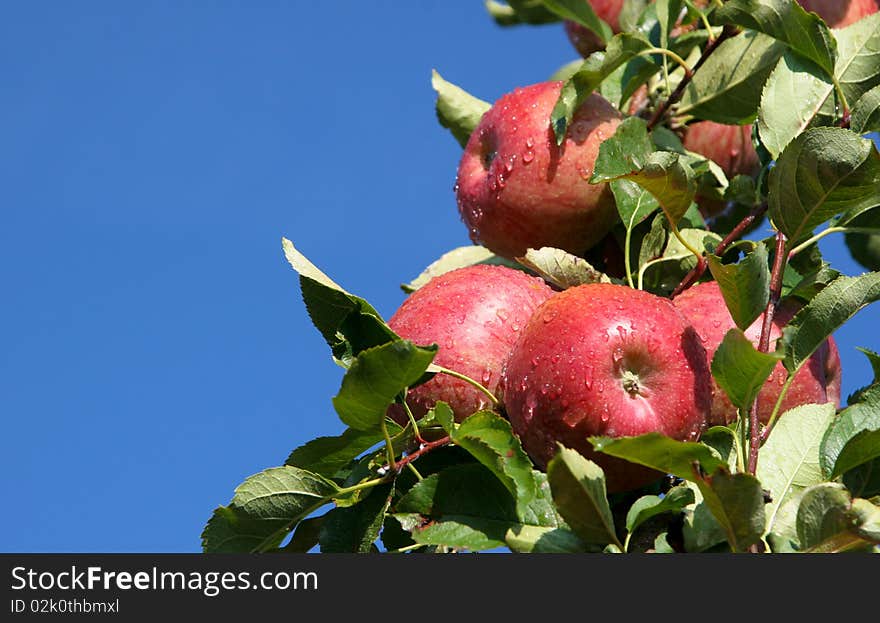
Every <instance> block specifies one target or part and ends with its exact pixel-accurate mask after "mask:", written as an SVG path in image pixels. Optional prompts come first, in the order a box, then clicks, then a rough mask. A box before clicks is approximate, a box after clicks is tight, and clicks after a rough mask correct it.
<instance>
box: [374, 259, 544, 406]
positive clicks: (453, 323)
mask: <svg viewBox="0 0 880 623" xmlns="http://www.w3.org/2000/svg"><path fill="white" fill-rule="evenodd" d="M552 294H553V290H552V289H551V288H550V287H549V286H548V285H547V284H546V283H545V282H544V281H543V280H542V279H540V278H538V277H533V276H531V275H527V274H526V273H524V272H522V271H519V270H515V269H512V268H507V267H506V266H496V265H486V264H478V265H475V266H468V267H464V268H458V269H455V270H452V271H449V272H446V273H443V274H441V275H438V276H437V277H434V278H433V279H431V280H430V281H429V282H428V283H426V284H425V285H424V286H422V287H421V288H419V289H418V290H416V291H415V292H413V293H412V294H411V295H410V296H409V297H408V298H407V299H406V300H405V301H404V302H403V303H402V304H401V306H400V307H399V308H398V309H397V311H396V312H395V313H394V315H393V316H391V318H390V319H389V320H388V325H389V326H390V327H391V328H392V329H393V330H394V331H395V332H396V333H397V334H398V335H399V336H400V337H402V338H405V339H408V340H411V341H412V342H414V343H416V344H418V345H423V346H424V345H429V344H437V345H438V346H439V350H438V352H437V355H436V356H435V357H434V363H436V364H437V365H440V366H443V367H444V368H448V369H450V370H453V371H455V372H458V373H460V374H463V375H465V376H467V377H469V378H471V379H473V380H474V381H477V382H478V383H480V384H482V385H483V386H484V387H486V389H488V390H489V391H491V392H493V393H495V392H496V391H497V387H498V383H499V381H500V379H501V368H502V366H503V365H504V361H505V360H506V359H507V356H508V354H509V353H510V349H511V348H512V347H513V344H514V342H515V341H516V338H517V337H518V335H519V332H520V331H521V330H522V328H523V327H525V325H526V323H527V322H528V320H529V317H530V316H531V315H532V312H534V310H535V308H537V307H538V305H539V304H541V303H543V302H544V301H545V300H546V299H547V298H549V297H550V296H551V295H552ZM438 400H442V401H444V402H447V403H449V405H450V407H452V410H453V411H454V413H455V417H456V419H457V420H459V421H461V420H462V419H464V418H465V417H467V416H468V415H470V414H472V413H474V412H475V411H479V410H480V409H486V408H492V407H493V405H492V404H491V401H490V400H489V398H488V396H486V394H485V393H483V392H481V391H480V390H479V389H478V388H476V387H474V386H473V385H471V384H469V383H467V382H466V381H463V380H461V379H457V378H454V377H452V376H449V375H446V374H436V375H435V376H434V377H433V378H432V379H431V380H429V381H428V382H426V383H423V384H422V385H419V386H417V387H414V388H412V389H411V390H410V391H409V392H408V393H407V405H408V406H409V407H410V409H411V410H412V412H413V415H414V416H415V417H416V418H420V417H422V416H423V415H424V414H425V413H426V412H427V411H428V409H430V408H431V407H433V406H434V404H435V402H437V401H438ZM389 415H390V416H391V417H392V418H394V420H395V421H397V422H399V423H401V424H405V423H406V422H407V421H408V418H407V415H406V411H405V410H404V408H403V406H402V405H398V404H395V405H391V407H390V408H389Z"/></svg>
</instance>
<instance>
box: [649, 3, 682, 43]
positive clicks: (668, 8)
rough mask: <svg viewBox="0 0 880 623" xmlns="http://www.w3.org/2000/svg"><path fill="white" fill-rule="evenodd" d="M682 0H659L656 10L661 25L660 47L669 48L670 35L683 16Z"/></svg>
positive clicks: (655, 6)
mask: <svg viewBox="0 0 880 623" xmlns="http://www.w3.org/2000/svg"><path fill="white" fill-rule="evenodd" d="M681 4H682V3H681V0H657V1H656V2H655V3H654V8H655V10H656V11H657V21H658V22H659V23H660V47H662V48H667V47H669V33H670V32H672V30H673V29H674V28H675V26H676V24H677V23H678V21H679V17H680V16H681V9H682V6H681Z"/></svg>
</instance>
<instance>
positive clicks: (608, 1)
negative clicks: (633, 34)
mask: <svg viewBox="0 0 880 623" xmlns="http://www.w3.org/2000/svg"><path fill="white" fill-rule="evenodd" d="M584 2H585V3H586V4H589V5H590V6H592V7H593V12H594V13H595V14H596V16H597V17H598V18H599V19H601V20H603V21H605V22H607V23H608V25H609V26H611V31H612V32H614V33H618V32H620V10H621V9H622V8H623V5H624V0H584ZM564 26H565V34H566V35H568V40H569V41H571V44H572V45H573V46H574V49H575V50H577V51H578V53H579V54H580V55H581V56H583V57H584V58H586V57H588V56H589V55H590V54H592V53H593V52H595V51H597V50H601V49H602V48H603V47H604V46H603V45H602V41H601V40H600V39H599V37H598V36H597V35H596V33H594V32H593V31H592V30H590V29H589V28H587V27H586V26H581V25H580V24H578V23H577V22H574V21H572V20H565V21H564Z"/></svg>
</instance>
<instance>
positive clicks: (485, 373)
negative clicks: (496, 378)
mask: <svg viewBox="0 0 880 623" xmlns="http://www.w3.org/2000/svg"><path fill="white" fill-rule="evenodd" d="M491 378H492V371H491V370H483V376H481V377H480V379H481V380H482V381H483V385H485V384H486V383H488V382H489V380H490V379H491Z"/></svg>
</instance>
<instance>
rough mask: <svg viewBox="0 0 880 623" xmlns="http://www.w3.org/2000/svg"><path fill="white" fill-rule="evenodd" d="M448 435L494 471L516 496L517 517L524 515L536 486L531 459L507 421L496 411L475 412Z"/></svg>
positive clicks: (535, 493)
mask: <svg viewBox="0 0 880 623" xmlns="http://www.w3.org/2000/svg"><path fill="white" fill-rule="evenodd" d="M449 436H450V438H451V439H452V441H453V443H455V444H456V445H458V446H460V447H462V448H464V449H465V450H467V451H468V452H469V453H470V454H471V455H472V456H473V457H474V458H475V459H477V460H478V461H479V462H480V463H482V464H483V465H484V466H485V467H486V468H487V469H488V470H489V471H490V472H492V473H493V474H495V477H496V478H498V480H499V481H501V483H502V484H503V485H504V486H505V487H506V488H507V490H508V491H510V493H511V495H513V496H514V498H515V499H516V504H517V516H518V517H520V518H524V517H525V514H526V508H527V507H528V506H529V505H530V504H532V502H533V501H534V499H535V496H536V495H537V492H538V487H537V483H536V482H535V479H534V477H533V475H532V462H531V461H530V460H529V457H528V455H527V454H526V453H525V451H524V450H523V449H522V445H521V444H520V441H519V438H518V437H517V436H516V435H515V434H514V433H513V429H512V428H511V426H510V422H508V421H507V420H506V419H504V418H502V417H501V416H500V415H498V414H497V413H493V412H491V411H478V412H476V413H474V414H473V415H471V416H470V417H468V418H466V419H465V420H464V421H463V422H462V423H461V424H458V425H454V426H453V428H451V430H450V432H449Z"/></svg>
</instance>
